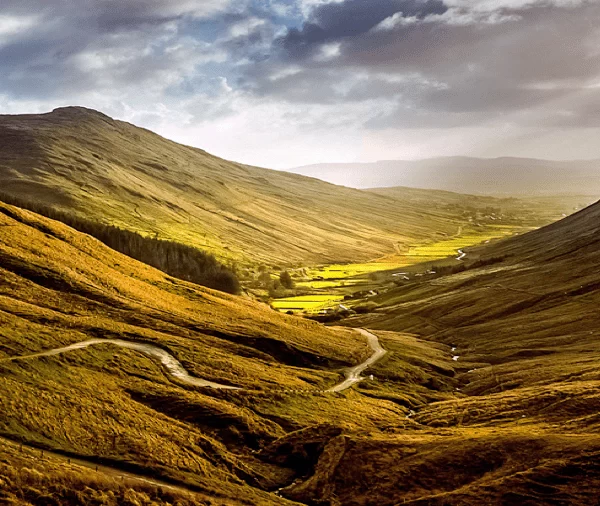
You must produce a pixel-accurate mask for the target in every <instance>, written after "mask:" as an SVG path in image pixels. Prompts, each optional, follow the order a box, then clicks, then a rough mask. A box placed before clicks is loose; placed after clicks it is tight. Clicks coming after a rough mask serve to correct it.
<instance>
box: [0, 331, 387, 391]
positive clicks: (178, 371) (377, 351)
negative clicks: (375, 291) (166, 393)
mask: <svg viewBox="0 0 600 506" xmlns="http://www.w3.org/2000/svg"><path fill="white" fill-rule="evenodd" d="M357 330H358V332H360V333H361V334H363V335H364V336H366V338H367V341H368V343H369V346H370V347H371V349H372V350H373V354H372V355H371V356H370V357H369V358H368V359H367V360H365V361H364V362H362V363H360V364H358V365H356V366H354V367H352V368H350V369H348V370H347V371H346V379H345V380H344V381H342V382H341V383H338V384H337V385H335V386H334V387H331V388H330V389H328V390H325V392H341V391H342V390H346V389H347V388H350V387H351V386H352V385H354V384H355V383H358V382H359V381H362V380H363V379H364V378H362V377H361V376H360V373H362V372H363V371H364V370H365V369H366V368H367V367H369V366H371V365H373V364H374V363H375V362H377V361H378V360H379V359H380V358H381V357H383V356H384V355H385V354H386V351H385V350H384V349H383V347H382V346H381V345H380V344H379V339H377V336H375V335H374V334H372V333H371V332H369V331H367V330H364V329H357ZM97 344H112V345H114V346H120V347H121V348H128V349H130V350H135V351H139V352H140V353H144V354H145V355H148V356H150V357H152V358H155V359H158V361H159V362H160V363H161V364H162V365H163V367H164V368H165V369H166V370H167V372H168V373H169V374H170V375H171V376H173V377H174V378H176V379H178V380H179V381H181V382H183V383H186V384H188V385H193V386H199V387H210V388H217V389H225V390H243V389H242V388H240V387H234V386H231V385H223V384H221V383H215V382H214V381H208V380H203V379H201V378H196V377H195V376H191V375H190V374H189V373H188V372H187V371H186V370H185V368H184V367H183V365H182V364H181V362H179V360H177V359H176V358H175V357H174V356H173V355H171V354H170V353H169V352H168V351H166V350H163V349H162V348H159V347H158V346H154V345H152V344H147V343H140V342H135V341H124V340H122V339H90V340H88V341H81V342H79V343H75V344H71V345H69V346H64V347H62V348H54V349H52V350H48V351H42V352H40V353H33V354H31V355H21V356H18V357H10V358H4V359H0V362H16V361H20V360H30V359H34V358H40V357H51V356H54V355H60V354H62V353H67V352H69V351H74V350H81V349H84V348H88V347H89V346H94V345H97Z"/></svg>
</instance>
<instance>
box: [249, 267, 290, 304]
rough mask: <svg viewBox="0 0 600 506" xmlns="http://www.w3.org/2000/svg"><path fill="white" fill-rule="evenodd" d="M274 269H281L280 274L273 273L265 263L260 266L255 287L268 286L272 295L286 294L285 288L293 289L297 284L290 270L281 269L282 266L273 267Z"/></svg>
mask: <svg viewBox="0 0 600 506" xmlns="http://www.w3.org/2000/svg"><path fill="white" fill-rule="evenodd" d="M273 269H274V270H276V271H277V270H280V271H281V272H280V273H279V276H277V275H275V274H272V272H271V270H270V269H269V268H268V267H266V266H265V265H261V266H259V267H258V277H257V278H256V281H255V282H254V283H253V286H254V287H255V288H258V287H262V288H266V289H267V290H268V291H269V296H270V297H280V296H284V295H285V290H292V289H293V288H294V287H295V286H296V284H295V283H294V280H293V278H292V275H291V274H290V273H289V272H288V271H286V270H283V269H281V267H273Z"/></svg>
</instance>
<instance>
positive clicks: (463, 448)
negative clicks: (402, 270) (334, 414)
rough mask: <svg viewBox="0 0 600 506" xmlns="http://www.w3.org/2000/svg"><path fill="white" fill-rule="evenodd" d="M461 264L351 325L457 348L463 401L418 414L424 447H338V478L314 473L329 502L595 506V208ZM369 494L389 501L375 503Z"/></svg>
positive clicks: (410, 443)
mask: <svg viewBox="0 0 600 506" xmlns="http://www.w3.org/2000/svg"><path fill="white" fill-rule="evenodd" d="M467 253H468V254H467V262H466V270H464V271H461V272H457V273H455V274H452V275H445V276H435V275H432V276H429V279H427V276H424V277H423V280H419V278H415V279H416V280H417V281H415V282H409V283H407V284H406V285H405V286H403V287H400V288H397V289H395V290H393V291H391V292H388V293H386V294H385V295H382V296H380V297H379V299H378V302H379V303H380V304H381V307H380V309H379V310H378V311H377V312H376V313H375V314H373V315H370V316H368V317H362V318H360V319H357V320H355V321H354V322H352V324H353V325H368V326H370V327H372V328H379V329H387V330H398V329H403V330H405V331H412V332H415V333H418V334H421V335H422V336H425V337H426V338H427V339H429V340H432V341H435V342H443V343H446V344H448V345H451V346H453V347H455V351H454V354H455V355H456V356H457V357H458V359H457V360H456V362H455V364H456V370H457V373H458V374H457V377H456V381H457V388H459V389H460V390H458V391H457V397H456V398H455V399H453V400H447V401H442V402H433V403H430V404H428V405H425V406H422V407H420V408H419V409H418V410H415V411H416V412H415V414H414V416H413V417H412V418H411V419H412V420H414V422H415V423H416V424H417V426H418V427H419V428H420V430H421V431H422V432H421V433H420V434H419V435H418V436H417V435H414V434H413V435H409V436H406V437H404V436H403V437H398V436H397V435H391V436H389V437H386V438H382V437H377V438H362V439H360V440H359V441H355V442H354V443H353V444H352V445H351V446H345V447H344V445H342V443H341V442H340V443H338V447H337V449H334V448H333V447H332V448H331V453H332V454H334V455H337V457H339V458H338V459H337V460H336V466H337V473H336V475H335V476H333V477H329V478H327V477H325V474H322V480H323V483H325V484H326V490H328V492H327V493H326V495H327V497H334V496H335V497H337V498H339V501H340V504H397V503H401V502H402V501H406V502H407V503H408V504H435V505H445V504H448V505H450V504H461V505H463V504H472V505H476V504H502V505H504V504H506V505H508V504H527V505H534V504H536V505H537V504H552V505H562V504H581V505H584V504H595V503H596V502H597V494H598V493H599V491H600V466H598V461H599V460H598V459H599V457H600V437H599V436H598V433H599V432H598V430H599V429H600V416H599V414H598V413H599V409H600V340H599V339H598V335H599V333H600V316H599V315H598V310H597V308H598V304H599V303H600V271H599V270H598V265H599V263H600V204H595V205H593V206H591V207H589V208H587V209H585V210H583V211H581V212H579V213H577V214H575V215H573V216H570V217H568V218H566V219H564V220H562V221H561V222H557V223H555V224H553V225H550V226H548V227H545V228H543V229H540V230H537V231H535V232H532V233H529V234H526V235H524V236H519V237H515V238H512V239H510V240H507V241H502V242H499V243H497V244H494V245H490V246H488V247H482V248H478V249H472V250H467ZM469 259H470V260H469ZM469 264H471V265H469ZM457 265H458V264H457ZM442 436H443V437H442ZM442 439H443V442H442ZM340 445H341V446H340ZM340 448H345V449H344V450H343V451H341V450H340ZM336 452H337V453H336ZM359 455H360V458H359V457H358V456H359ZM357 463H358V465H357ZM368 471H371V474H369V472H368ZM353 476H354V480H353V479H352V477H353ZM364 476H371V477H370V478H367V479H362V480H361V478H359V477H364ZM370 487H377V489H378V494H380V497H386V498H387V499H386V500H385V501H383V502H380V503H376V502H375V501H372V500H371V499H370V498H369V495H368V493H367V490H369V488H370ZM299 493H300V496H302V494H304V496H303V497H306V496H307V495H310V494H312V496H315V497H316V495H318V494H317V492H316V489H314V488H313V489H312V490H301V491H299Z"/></svg>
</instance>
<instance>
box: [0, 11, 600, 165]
mask: <svg viewBox="0 0 600 506" xmlns="http://www.w3.org/2000/svg"><path fill="white" fill-rule="evenodd" d="M67 105H80V106H85V107H90V108H93V109H97V110H100V111H102V112H104V113H105V114H108V115H110V116H112V117H115V118H118V119H122V120H125V121H129V122H132V123H134V124H136V125H139V126H143V127H145V128H149V129H151V130H154V131H156V132H158V133H159V134H161V135H164V136H165V137H168V138H170V139H173V140H176V141H178V142H182V143H185V144H189V145H193V146H197V147H200V148H202V149H205V150H207V151H209V152H211V153H214V154H216V155H219V156H222V157H224V158H228V159H231V160H236V161H240V162H244V163H248V164H253V165H259V166H263V167H270V168H290V167H295V166H300V165H305V164H311V163H320V162H355V161H375V160H381V159H417V158H427V157H432V156H445V155H470V156H484V157H495V156H527V157H538V158H547V159H577V158H600V142H599V141H600V1H599V0H594V1H592V0H1V4H0V114H20V113H40V112H48V111H50V110H52V109H54V108H56V107H61V106H67Z"/></svg>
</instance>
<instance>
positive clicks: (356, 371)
mask: <svg viewBox="0 0 600 506" xmlns="http://www.w3.org/2000/svg"><path fill="white" fill-rule="evenodd" d="M357 330H358V331H359V332H360V333H361V334H362V335H363V336H365V337H366V338H367V342H368V343H369V346H370V347H371V349H372V350H373V354H372V355H371V356H370V357H369V358H368V359H367V360H365V361H364V362H361V363H360V364H358V365H355V366H354V367H352V368H350V369H348V370H347V371H346V379H345V380H344V381H342V382H341V383H338V384H337V385H335V386H334V387H331V388H329V389H328V390H325V391H326V392H341V391H343V390H346V389H347V388H350V387H351V386H352V385H354V384H355V383H358V382H359V381H362V380H363V379H365V378H363V377H362V376H361V375H360V373H362V372H363V371H364V370H365V369H366V368H367V367H369V366H371V365H373V364H374V363H375V362H377V361H378V360H379V359H380V358H381V357H383V356H384V355H385V354H386V353H387V351H385V349H384V348H383V346H381V344H379V339H378V338H377V336H376V335H375V334H373V333H372V332H369V331H368V330H365V329H357Z"/></svg>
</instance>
